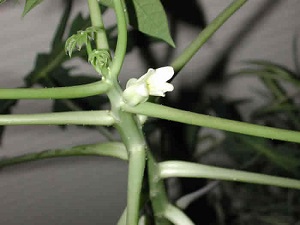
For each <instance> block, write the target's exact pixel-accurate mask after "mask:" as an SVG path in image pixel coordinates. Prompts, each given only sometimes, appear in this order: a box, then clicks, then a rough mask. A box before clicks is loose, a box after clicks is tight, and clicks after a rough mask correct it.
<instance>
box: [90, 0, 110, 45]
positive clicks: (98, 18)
mask: <svg viewBox="0 0 300 225" xmlns="http://www.w3.org/2000/svg"><path fill="white" fill-rule="evenodd" d="M88 4H89V11H90V17H91V22H92V26H95V27H100V28H101V30H100V31H98V32H97V35H96V45H97V49H106V50H109V45H108V41H107V37H106V32H105V27H104V23H103V20H102V15H101V10H100V7H99V3H98V1H97V0H88Z"/></svg>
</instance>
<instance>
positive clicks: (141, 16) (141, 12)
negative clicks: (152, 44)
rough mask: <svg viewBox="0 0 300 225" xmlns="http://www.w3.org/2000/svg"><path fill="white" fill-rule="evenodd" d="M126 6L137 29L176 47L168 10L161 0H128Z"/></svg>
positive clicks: (130, 19) (132, 23) (131, 21)
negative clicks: (168, 18)
mask: <svg viewBox="0 0 300 225" xmlns="http://www.w3.org/2000/svg"><path fill="white" fill-rule="evenodd" d="M126 6H127V11H128V16H129V23H130V24H131V25H132V26H133V27H134V28H135V29H138V30H139V31H141V32H142V33H145V34H147V35H150V36H152V37H155V38H158V39H161V40H164V41H165V42H167V43H168V44H169V45H171V46H173V47H175V44H174V41H173V39H172V37H171V34H170V31H169V26H168V20H167V16H166V12H165V10H164V8H163V6H162V4H161V2H160V1H159V0H128V1H126Z"/></svg>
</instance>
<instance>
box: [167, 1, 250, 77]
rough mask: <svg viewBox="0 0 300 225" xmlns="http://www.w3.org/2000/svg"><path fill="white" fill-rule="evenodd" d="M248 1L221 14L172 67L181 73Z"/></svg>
mask: <svg viewBox="0 0 300 225" xmlns="http://www.w3.org/2000/svg"><path fill="white" fill-rule="evenodd" d="M246 2H247V0H235V1H234V2H233V3H232V4H231V5H229V6H228V7H227V8H226V9H225V10H224V11H223V12H222V13H221V14H219V15H218V16H217V17H216V18H215V19H214V20H213V21H212V22H211V23H210V24H209V25H208V26H207V27H206V28H205V29H204V30H203V31H202V32H201V33H200V34H199V36H198V37H197V38H196V39H195V40H194V41H193V42H192V43H191V44H190V45H189V46H188V47H187V48H186V49H185V50H184V52H183V53H182V54H180V56H179V57H177V58H176V59H175V60H174V61H173V63H171V66H172V67H173V68H174V70H175V72H179V71H180V70H181V69H182V68H183V67H184V66H185V65H186V64H187V63H188V62H189V61H190V60H191V58H192V57H193V56H194V55H195V54H196V53H197V52H198V50H199V49H200V48H201V47H202V46H203V45H204V44H205V43H206V41H207V40H208V39H209V38H210V37H211V36H212V35H213V34H214V33H215V32H216V31H217V30H218V29H219V28H220V27H221V26H222V25H223V24H224V23H225V22H226V21H227V20H228V19H229V18H230V17H231V16H232V15H233V14H234V13H235V12H236V11H237V10H238V9H239V8H240V7H241V6H242V5H244V4H245V3H246Z"/></svg>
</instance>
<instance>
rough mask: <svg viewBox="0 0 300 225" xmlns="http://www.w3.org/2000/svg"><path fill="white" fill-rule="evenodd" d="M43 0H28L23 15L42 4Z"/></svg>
mask: <svg viewBox="0 0 300 225" xmlns="http://www.w3.org/2000/svg"><path fill="white" fill-rule="evenodd" d="M42 1H43V0H26V3H25V7H24V10H23V13H22V16H25V15H26V14H27V13H28V12H29V11H30V10H32V9H33V8H34V7H36V6H37V5H38V4H40V3H41V2H42Z"/></svg>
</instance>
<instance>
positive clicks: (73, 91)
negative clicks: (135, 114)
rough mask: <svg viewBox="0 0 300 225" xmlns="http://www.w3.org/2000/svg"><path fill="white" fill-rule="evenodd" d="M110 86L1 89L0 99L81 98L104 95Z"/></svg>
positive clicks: (104, 83)
mask: <svg viewBox="0 0 300 225" xmlns="http://www.w3.org/2000/svg"><path fill="white" fill-rule="evenodd" d="M110 87H111V85H110V84H109V83H108V82H105V81H97V82H94V83H91V84H83V85H77V86H72V87H55V88H40V89H32V88H11V89H9V88H1V89H0V99H65V98H69V99H71V98H83V97H88V96H93V95H98V94H102V93H105V92H107V91H108V90H109V88H110Z"/></svg>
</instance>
